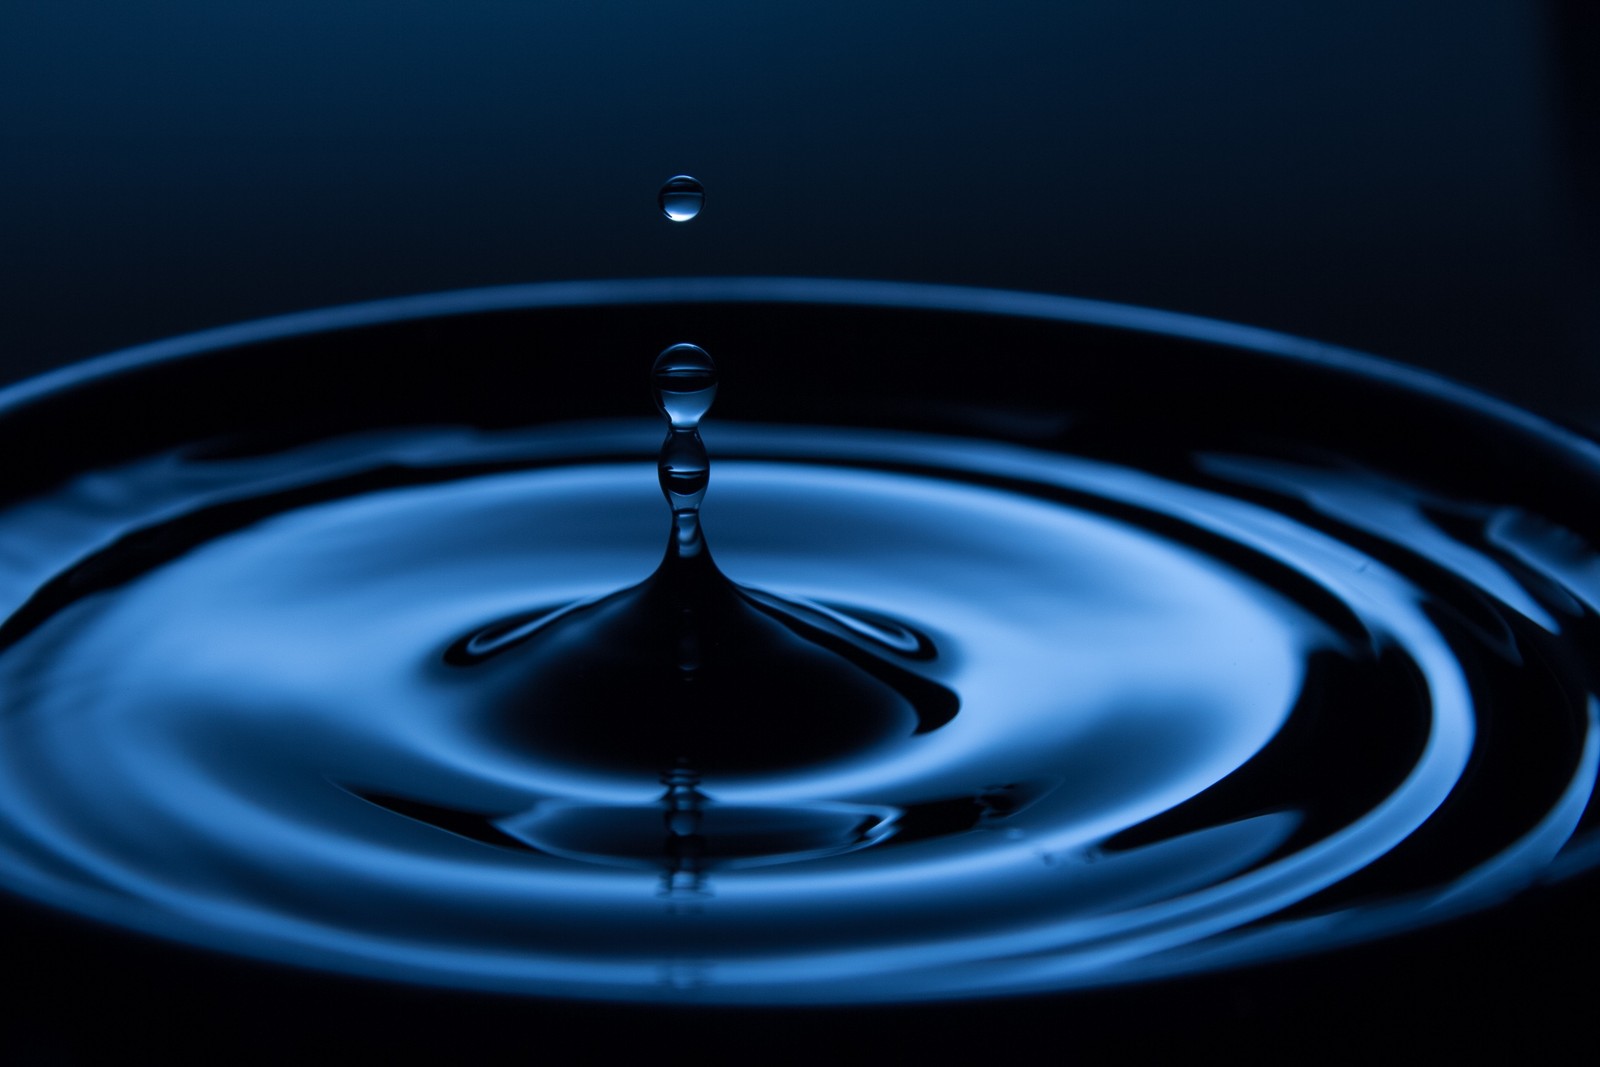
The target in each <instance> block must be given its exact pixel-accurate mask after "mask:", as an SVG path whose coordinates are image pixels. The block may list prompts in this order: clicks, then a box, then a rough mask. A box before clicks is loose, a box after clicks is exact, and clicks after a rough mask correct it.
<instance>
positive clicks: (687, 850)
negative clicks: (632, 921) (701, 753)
mask: <svg viewBox="0 0 1600 1067" xmlns="http://www.w3.org/2000/svg"><path fill="white" fill-rule="evenodd" d="M661 784H662V785H664V786H666V787H667V791H666V792H665V793H663V794H661V807H662V809H663V810H662V814H661V822H662V826H663V828H664V829H665V830H666V840H665V841H663V842H662V854H663V858H662V864H661V888H660V889H659V890H658V891H657V895H658V896H661V897H663V898H665V899H666V901H667V910H668V911H671V912H673V913H676V914H689V913H693V912H697V911H699V909H700V908H701V906H702V904H703V902H704V900H705V898H706V897H709V896H710V895H711V887H710V886H709V885H707V883H706V870H705V867H704V866H703V864H704V861H705V855H706V839H705V834H704V833H702V830H703V829H704V826H703V825H702V824H703V822H704V814H703V808H704V806H705V803H706V799H707V798H706V795H705V794H704V793H702V792H700V776H699V775H698V774H696V773H695V772H694V771H692V770H690V769H689V768H688V767H687V766H686V765H682V764H680V765H679V766H678V767H676V768H674V769H673V770H670V771H667V772H666V773H664V774H663V775H662V776H661Z"/></svg>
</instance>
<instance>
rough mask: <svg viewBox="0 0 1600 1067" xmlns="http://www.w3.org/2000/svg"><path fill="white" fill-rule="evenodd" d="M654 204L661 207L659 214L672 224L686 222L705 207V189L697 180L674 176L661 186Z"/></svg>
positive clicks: (685, 176)
mask: <svg viewBox="0 0 1600 1067" xmlns="http://www.w3.org/2000/svg"><path fill="white" fill-rule="evenodd" d="M656 203H658V204H660V205H661V213H662V214H663V215H665V216H666V217H667V218H669V219H671V220H672V221H673V222H688V221H689V220H690V219H692V218H694V217H695V216H696V215H698V214H700V209H701V208H703V207H705V206H706V187H705V186H703V185H701V184H700V180H699V179H698V178H691V177H690V176H689V175H687V174H674V175H673V176H672V177H670V178H668V179H667V180H666V181H665V182H663V183H662V184H661V191H660V192H659V193H657V194H656Z"/></svg>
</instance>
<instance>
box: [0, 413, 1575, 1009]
mask: <svg viewBox="0 0 1600 1067" xmlns="http://www.w3.org/2000/svg"><path fill="white" fill-rule="evenodd" d="M704 434H705V439H706V443H707V444H708V446H709V448H710V450H711V454H712V456H713V457H714V472H713V481H712V484H713V488H712V489H711V491H710V492H709V493H707V494H706V495H705V498H704V504H703V508H702V511H703V521H704V531H705V537H706V542H705V543H706V545H708V546H709V550H710V551H711V552H712V553H714V555H715V559H716V564H717V566H718V567H719V568H720V570H721V572H722V573H723V574H725V575H726V576H727V578H728V579H729V580H730V581H732V582H734V583H737V585H738V587H739V588H741V589H745V590H749V591H751V596H753V597H763V596H764V597H768V598H772V600H773V602H775V603H781V604H789V605H803V606H805V608H804V610H806V611H811V612H815V613H817V614H816V615H815V616H812V617H813V618H816V619H820V620H823V621H821V622H818V623H817V626H818V627H820V628H823V629H826V628H830V627H831V628H832V630H831V631H830V632H837V633H840V634H843V633H844V632H845V631H847V630H848V631H850V632H851V633H853V634H854V638H852V639H853V640H854V639H859V642H860V644H861V647H863V648H867V647H871V648H875V649H876V650H877V651H876V652H875V653H874V654H875V655H878V656H879V657H880V658H881V659H882V661H883V662H884V663H888V664H892V665H894V669H896V670H899V671H902V672H903V673H904V674H905V676H907V677H914V678H915V679H917V680H919V683H925V684H926V685H928V686H937V687H942V689H944V690H947V691H948V692H949V693H951V694H953V695H954V697H955V698H956V700H957V701H958V703H959V708H958V710H955V711H954V712H953V713H952V714H950V715H948V716H947V717H945V718H943V719H941V720H940V721H938V722H937V723H936V724H935V725H932V726H929V725H928V724H927V723H923V724H921V725H920V726H919V723H918V720H917V719H916V716H915V715H911V716H910V717H907V718H904V719H894V718H893V717H888V718H885V719H883V720H882V722H881V723H878V725H877V726H874V728H873V729H872V730H870V731H865V732H863V733H862V735H861V736H859V737H853V738H850V739H848V741H847V742H846V741H841V742H839V743H837V744H831V743H829V739H830V738H834V737H836V736H837V727H838V724H837V723H836V722H834V721H833V720H830V718H829V713H830V708H829V707H828V706H825V705H826V703H827V692H828V691H827V690H826V689H825V688H818V687H815V686H813V687H812V688H809V689H808V688H807V685H808V681H807V678H806V677H801V676H799V675H798V674H796V673H792V672H791V673H785V672H783V671H778V670H774V671H772V672H769V674H768V675H762V676H761V677H760V678H759V679H758V680H759V682H760V685H759V687H758V688H757V689H755V690H754V691H752V695H751V698H750V700H749V704H748V707H747V709H746V710H747V713H748V720H745V719H740V720H738V721H737V722H732V725H730V727H729V728H730V729H733V730H745V729H747V730H748V731H749V737H750V738H754V739H756V741H754V742H752V743H755V744H758V746H766V747H765V748H764V749H763V754H762V758H760V759H757V760H755V761H754V762H752V763H750V764H748V765H740V764H739V763H738V762H737V761H732V762H729V761H723V762H722V764H720V765H719V764H718V760H716V759H712V760H710V761H701V762H702V763H705V764H706V765H696V762H695V760H694V757H693V753H692V752H685V753H684V757H685V758H684V762H683V763H682V764H681V765H679V764H673V765H666V766H656V765H654V764H652V763H651V760H652V759H653V758H654V754H656V753H657V749H656V748H652V747H648V746H646V747H642V748H641V747H639V746H638V745H635V746H634V747H633V748H630V744H632V743H633V741H634V740H636V739H637V736H641V735H642V734H643V733H648V731H649V730H651V729H654V727H653V726H651V725H650V724H651V723H652V722H653V721H654V720H652V718H651V710H652V709H651V707H649V706H638V707H617V706H615V705H614V704H611V703H606V702H597V703H596V705H595V706H594V709H593V711H594V717H596V718H597V719H598V720H599V721H600V722H601V723H602V727H601V728H597V729H595V730H591V731H590V732H588V733H586V734H583V736H582V744H583V745H586V746H588V748H587V749H586V750H585V751H584V752H579V753H575V752H574V750H573V749H571V748H570V747H567V748H564V747H562V745H561V744H555V743H554V742H550V740H549V739H550V736H553V735H548V734H542V733H541V729H542V727H540V726H539V724H540V723H542V722H545V721H546V720H545V719H542V718H541V715H542V714H544V712H545V710H546V709H551V710H550V713H551V714H555V713H556V712H561V713H569V712H571V710H572V708H573V707H581V703H580V704H576V705H575V704H574V703H573V702H572V700H571V699H570V694H571V693H572V692H575V691H576V690H572V689H570V688H568V689H563V690H561V692H562V693H564V694H567V696H564V697H563V698H562V700H563V701H564V703H562V704H561V706H560V707H553V704H552V701H551V699H550V697H549V691H547V690H545V689H542V688H541V685H540V679H541V678H542V677H545V675H544V674H542V673H541V672H543V671H545V670H547V669H556V668H552V667H550V664H555V665H556V667H559V666H560V665H561V664H562V663H565V662H567V660H566V659H565V657H563V656H556V655H547V656H546V659H545V660H542V661H538V663H535V659H536V656H537V655H546V654H545V653H535V652H527V654H526V655H524V651H525V650H528V649H536V648H539V647H544V646H540V645H539V641H538V635H535V636H534V637H532V638H529V639H528V640H527V641H526V642H525V643H523V644H519V645H516V647H511V648H508V649H506V650H504V651H503V652H500V653H497V654H496V655H493V656H487V657H484V658H483V659H482V662H477V663H473V662H463V661H461V660H460V659H459V658H458V659H457V660H455V661H452V659H451V658H450V656H449V652H450V650H451V649H452V648H453V647H458V646H460V644H461V642H462V641H463V640H464V639H467V638H469V637H470V636H471V635H473V634H481V633H483V632H485V628H486V627H492V626H494V625H496V624H497V623H501V622H504V620H509V619H518V618H538V617H540V613H541V612H548V611H550V610H556V609H559V608H560V607H561V606H562V605H575V604H576V605H584V604H589V603H593V602H595V601H597V600H603V599H604V598H606V597H608V596H613V595H615V594H617V593H618V591H619V590H626V589H629V588H632V587H635V586H636V585H637V584H638V583H640V582H642V581H644V580H645V579H646V578H647V577H648V576H650V575H651V574H652V573H653V572H654V571H655V569H656V568H657V567H658V566H659V565H660V564H661V563H662V557H663V548H664V545H665V543H666V541H667V514H666V509H664V508H663V505H662V500H661V493H660V490H659V487H658V485H657V478H656V476H655V472H654V470H653V463H654V459H655V455H656V452H657V450H658V449H659V447H660V444H661V423H660V422H658V421H657V422H652V421H650V420H645V419H640V420H637V421H629V420H622V421H597V420H596V421H577V422H572V423H566V424H554V425H547V426H542V427H536V428H533V429H525V430H516V431H502V432H480V431H467V430H449V429H436V430H425V429H406V430H397V431H394V432H387V433H386V432H372V433H367V434H362V435H352V436H347V437H341V438H333V439H329V440H325V441H322V442H319V443H316V444H310V445H304V446H300V447H293V448H285V449H282V450H280V451H274V452H270V453H265V454H258V455H239V456H235V457H232V458H228V457H218V456H215V455H209V456H208V454H206V453H204V452H201V451H199V450H184V449H179V450H175V451H170V452H167V453H164V454H161V455H158V456H154V457H152V458H148V459H145V460H140V461H137V462H132V463H128V464H126V465H123V466H120V467H116V468H108V469H103V470H98V471H92V472H88V473H84V474H82V475H81V476H79V477H77V478H75V479H72V480H70V481H68V482H67V483H65V484H62V485H60V486H59V487H57V488H56V489H55V490H53V491H50V492H47V493H43V494H40V495H38V496H36V497H34V498H32V499H31V500H29V501H27V502H24V503H22V504H19V505H15V506H13V507H11V508H10V509H9V510H7V511H5V512H3V513H0V534H3V537H0V544H3V545H4V548H3V550H0V612H3V613H4V614H5V615H6V616H8V617H9V621H8V622H7V623H6V624H5V625H4V626H3V627H0V687H3V689H4V691H5V692H7V693H8V694H9V697H8V706H7V708H6V710H5V713H4V715H3V717H0V879H3V880H4V882H5V884H7V885H9V886H10V887H11V888H12V889H14V890H16V891H19V892H21V893H24V894H26V895H29V896H32V897H35V898H37V899H41V900H44V901H46V902H48V903H52V904H55V905H57V906H60V907H63V908H66V909H69V910H72V911H76V912H79V913H82V914H85V915H89V916H94V917H98V918H101V919H105V920H108V921H111V922H115V923H118V924H122V925H125V926H129V927H133V928H136V929H141V930H145V931H149V932H153V933H156V934H159V935H163V936H168V937H173V938H177V939H180V940H184V941H189V942H192V943H197V944H200V945H204V946H209V947H213V948H218V949H224V950H229V951H235V952H240V953H245V954H248V955H254V956H259V957H266V958H270V959H277V960H286V961H291V962H296V963H301V964H305V965H309V966H314V967H319V968H328V969H333V970H340V971H347V972H353V973H358V974H367V975H377V976H383V977H389V978H400V979H404V980H411V981H418V982H427V983H440V984H448V985H457V986H465V987H470V988H479V989H486V990H502V991H518V992H534V993H559V994H562V995H568V996H572V995H576V996H583V997H593V998H609V999H628V1000H648V999H662V1000H668V1001H697V1002H698V1001H705V1002H713V1003H747V1002H748V1003H800V1002H821V1003H836V1002H863V1001H889V1000H906V999H918V998H936V997H954V996H970V995H978V994H990V993H1001V992H1021V991H1030V990H1048V989H1061V988H1073V987H1080V986H1089V985H1103V984H1109V983H1116V982H1125V981H1130V980H1134V979H1139V978H1145V977H1150V976H1156V975H1166V974H1177V973H1186V972H1192V971H1195V970H1203V969H1208V968H1213V967H1219V966H1225V965H1230V964H1234V963H1238V962H1242V961H1247V960H1251V959H1258V958H1265V957H1271V956H1274V955H1280V954H1284V953H1300V952H1305V951H1311V950H1314V949H1317V948H1319V947H1326V946H1329V945H1334V944H1340V943H1344V942H1347V941H1349V940H1353V939H1359V938H1364V937H1370V936H1375V935H1377V934H1381V933H1384V932H1387V931H1389V930H1392V929H1398V928H1405V927H1409V926H1412V925H1415V924H1417V923H1419V922H1423V921H1432V920H1435V919H1438V918H1442V917H1446V916H1448V915H1451V914H1455V913H1458V912H1459V911H1461V910H1464V909H1466V908H1470V907H1476V906H1481V905H1483V904H1487V903H1492V902H1494V901H1497V900H1500V899H1503V898H1504V897H1506V896H1507V895H1509V894H1510V893H1512V892H1514V891H1515V890H1517V889H1518V888H1520V887H1522V886H1524V885H1526V884H1528V883H1530V882H1531V881H1533V880H1535V879H1538V878H1542V877H1547V876H1549V875H1550V873H1551V872H1552V871H1559V870H1562V869H1577V868H1581V867H1584V866H1587V865H1588V864H1589V863H1590V862H1591V860H1592V859H1593V858H1594V855H1593V854H1594V852H1595V848H1594V843H1593V839H1592V837H1591V836H1590V835H1589V834H1588V830H1587V824H1586V823H1583V821H1582V820H1583V816H1584V812H1585V808H1586V806H1587V804H1588V801H1589V796H1590V792H1591V790H1592V787H1593V785H1594V781H1595V775H1596V762H1597V742H1596V729H1595V725H1596V723H1595V716H1596V703H1595V697H1594V695H1593V685H1592V681H1591V680H1592V677H1593V659H1594V655H1593V649H1594V648H1595V643H1594V640H1593V637H1594V612H1595V607H1596V601H1597V597H1600V557H1597V556H1596V554H1595V551H1594V549H1593V547H1592V546H1590V545H1588V544H1587V543H1586V542H1584V540H1583V539H1582V538H1580V537H1579V536H1578V535H1576V534H1574V533H1572V532H1571V531H1568V530H1565V529H1563V528H1561V527H1560V526H1558V525H1556V524H1554V523H1553V522H1551V521H1550V520H1547V519H1544V518H1542V517H1540V516H1537V515H1533V514H1531V513H1528V512H1525V511H1519V510H1517V509H1514V508H1509V507H1500V506H1495V505H1492V504H1482V503H1477V502H1474V501H1471V500H1455V499H1443V498H1440V497H1438V496H1437V495H1435V494H1432V493H1430V492H1429V491H1426V490H1423V489H1419V488H1417V487H1414V486H1411V485H1409V484H1406V483H1405V482H1403V481H1399V480H1395V479H1392V478H1387V477H1385V476H1382V475H1378V474H1374V473H1371V472H1368V471H1364V470H1362V469H1360V468H1357V467H1354V466H1351V465H1343V464H1339V463H1335V462H1329V463H1314V462H1310V461H1307V460H1305V459H1304V458H1298V459H1291V458H1283V459H1267V458H1263V457H1261V456H1256V455H1252V456H1245V455H1224V454H1210V453H1202V454H1196V455H1195V456H1193V457H1192V464H1191V466H1190V468H1189V470H1188V472H1187V474H1185V475H1183V476H1181V477H1180V476H1177V475H1175V474H1173V473H1172V472H1169V471H1164V472H1161V473H1157V472H1155V471H1153V470H1146V469H1141V468H1140V467H1139V466H1137V465H1134V464H1127V465H1124V464H1121V463H1118V462H1114V461H1112V460H1106V459H1102V460H1094V459H1088V458H1081V457H1075V456H1070V455H1065V454H1061V453H1059V452H1053V451H1046V450H1035V449H1030V448H1027V447H1022V446H1018V445H1013V444H1001V443H984V442H978V441H974V440H971V439H964V440H955V439H951V438H943V437H938V436H932V435H918V434H912V433H906V432H894V431H887V430H884V431H867V430H844V429H840V428H838V427H830V428H826V429H823V428H814V427H808V426H804V425H791V426H773V425H762V424H754V423H749V424H741V423H737V422H732V421H729V422H722V421H718V420H716V419H714V418H713V419H712V420H711V421H710V422H708V423H707V425H706V427H705V429H704ZM580 616H581V612H580V613H579V615H575V616H573V617H574V618H576V619H578V621H577V622H576V623H571V622H570V621H569V625H568V627H567V629H565V630H563V631H562V632H563V633H568V634H577V635H578V638H576V639H573V640H574V646H573V647H574V649H575V651H574V655H578V653H582V654H583V655H588V654H590V653H591V652H593V651H594V650H593V649H585V648H584V647H583V645H584V642H583V641H582V640H581V638H582V635H583V633H584V629H583V627H584V626H586V625H588V624H587V623H584V622H583V621H582V618H581V617H580ZM551 627H552V629H551V631H550V632H555V631H556V630H557V629H560V626H559V625H558V624H557V623H552V624H551ZM819 632H820V631H819ZM820 654H821V653H819V655H820ZM606 655H611V656H613V659H615V660H616V662H619V663H621V664H622V665H623V666H624V667H626V665H627V663H628V662H629V657H630V656H631V655H632V653H631V652H630V651H629V650H628V649H625V648H624V649H615V648H609V649H607V651H606ZM530 657H532V658H530ZM579 658H580V659H581V656H580V657H579ZM596 662H599V663H604V662H606V660H605V657H604V656H601V657H600V659H599V660H597V661H596ZM540 664H542V665H540ZM885 669H887V668H885ZM708 670H709V668H708ZM596 671H598V672H600V673H598V674H591V675H584V677H592V678H595V679H596V682H595V684H597V685H599V684H601V683H604V682H606V681H607V680H608V678H607V676H606V675H605V674H604V671H603V670H601V668H598V667H597V668H596ZM874 677H877V676H874ZM569 681H570V679H569ZM562 684H563V685H566V684H567V682H563V683H562ZM741 692H744V691H741ZM1530 694H1533V695H1531V696H1530ZM763 695H764V696H765V697H766V698H767V699H762V697H763ZM541 701H544V703H541ZM740 707H744V705H740ZM508 708H509V709H512V710H510V711H508V710H507V709H508ZM775 708H776V709H781V714H777V713H775V712H774V711H773V709H775ZM586 721H587V720H586ZM730 722H731V720H730ZM519 723H520V724H522V725H518V724H519ZM528 724H532V725H531V726H530V725H528ZM830 724H831V725H830ZM524 726H526V727H527V728H523V727H524ZM879 727H881V728H879ZM1519 731H1520V733H1519ZM1490 734H1493V735H1495V736H1496V737H1498V738H1499V739H1500V741H1499V742H1497V744H1496V745H1488V744H1485V743H1484V738H1485V737H1486V736H1488V735H1490ZM1523 735H1526V737H1525V738H1524V740H1523V742H1520V747H1517V746H1515V745H1514V746H1512V747H1509V748H1507V747H1505V745H1504V739H1505V738H1506V737H1508V736H1509V737H1512V738H1513V740H1515V739H1516V738H1517V737H1521V736H1523ZM561 736H562V738H564V739H566V741H570V737H569V735H567V734H562V735H561ZM607 738H614V739H615V745H614V746H612V745H610V744H607V743H606V739H607ZM566 741H563V742H562V744H565V743H566ZM705 743H707V744H709V743H710V742H705ZM652 744H654V742H652ZM613 747H614V749H615V750H616V751H625V752H635V753H637V752H643V753H645V755H644V756H641V757H640V758H639V759H616V760H611V759H608V758H607V756H606V754H607V752H609V751H612V750H613ZM692 747H693V746H690V748H692ZM663 751H664V750H663ZM1530 752H1531V753H1532V756H1530V755H1529V753H1530ZM580 757H581V758H580ZM589 757H592V758H589ZM658 762H659V761H658ZM1487 811H1492V812H1494V813H1495V814H1494V817H1493V818H1486V817H1485V814H1484V813H1485V812H1487Z"/></svg>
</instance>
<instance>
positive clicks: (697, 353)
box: [650, 345, 717, 430]
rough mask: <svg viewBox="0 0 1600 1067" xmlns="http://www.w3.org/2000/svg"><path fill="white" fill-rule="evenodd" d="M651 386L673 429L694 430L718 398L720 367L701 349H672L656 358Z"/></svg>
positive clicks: (673, 347) (694, 346)
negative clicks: (718, 371) (718, 372)
mask: <svg viewBox="0 0 1600 1067" xmlns="http://www.w3.org/2000/svg"><path fill="white" fill-rule="evenodd" d="M650 384H651V387H652V389H653V391H654V394H655V400H656V407H657V408H659V409H660V411H661V413H662V414H663V415H665V416H666V417H667V419H668V421H670V422H671V423H672V428H673V429H674V430H692V429H694V428H695V427H696V426H698V425H700V420H701V419H703V418H705V415H706V412H707V411H710V410H711V402H712V401H713V400H715V399H716V398H717V367H716V364H714V363H713V362H712V361H711V356H710V355H709V354H708V353H707V352H706V350H705V349H703V348H701V347H700V346H699V345H672V346H670V347H668V348H664V349H662V351H661V354H660V355H658V356H657V357H656V362H655V365H654V366H653V367H652V368H651V369H650Z"/></svg>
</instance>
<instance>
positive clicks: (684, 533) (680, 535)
mask: <svg viewBox="0 0 1600 1067" xmlns="http://www.w3.org/2000/svg"><path fill="white" fill-rule="evenodd" d="M705 550H706V539H705V535H704V534H703V533H702V532H701V530H700V509H699V508H683V509H682V510H677V511H674V512H673V513H672V538H671V540H670V541H669V542H668V543H667V556H668V558H669V559H696V558H698V557H699V556H701V555H702V554H704V552H705Z"/></svg>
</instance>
